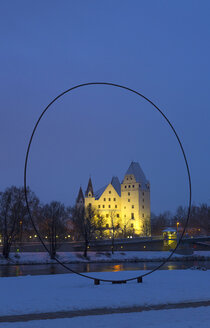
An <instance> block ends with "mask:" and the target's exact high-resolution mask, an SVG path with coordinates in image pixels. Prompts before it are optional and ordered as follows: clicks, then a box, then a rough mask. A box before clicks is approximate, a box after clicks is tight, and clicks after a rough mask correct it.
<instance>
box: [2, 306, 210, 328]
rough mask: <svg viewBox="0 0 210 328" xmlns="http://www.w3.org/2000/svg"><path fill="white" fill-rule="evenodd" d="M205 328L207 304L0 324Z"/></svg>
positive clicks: (20, 327)
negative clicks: (205, 305) (193, 306)
mask: <svg viewBox="0 0 210 328" xmlns="http://www.w3.org/2000/svg"><path fill="white" fill-rule="evenodd" d="M69 327H74V328H83V327H87V328H111V327H114V328H130V327H132V328H139V327H143V328H169V327H170V328H198V327H199V328H209V327H210V307H200V308H196V309H179V310H161V311H149V312H141V313H129V314H111V315H102V316H88V317H77V318H72V319H55V320H39V321H29V322H24V323H23V322H15V323H0V328H69Z"/></svg>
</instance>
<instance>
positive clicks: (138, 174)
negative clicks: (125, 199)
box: [125, 162, 149, 188]
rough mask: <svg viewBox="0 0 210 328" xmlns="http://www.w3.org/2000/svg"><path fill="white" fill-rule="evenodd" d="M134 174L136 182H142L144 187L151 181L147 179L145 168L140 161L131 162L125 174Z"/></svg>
mask: <svg viewBox="0 0 210 328" xmlns="http://www.w3.org/2000/svg"><path fill="white" fill-rule="evenodd" d="M131 174H132V175H134V177H135V179H136V182H139V183H141V185H142V187H143V188H146V186H147V184H148V183H149V181H148V180H147V179H146V177H145V175H144V172H143V170H142V169H141V166H140V165H139V163H138V162H131V164H130V166H129V168H128V170H127V172H126V173H125V175H131Z"/></svg>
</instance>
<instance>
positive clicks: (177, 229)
mask: <svg viewBox="0 0 210 328" xmlns="http://www.w3.org/2000/svg"><path fill="white" fill-rule="evenodd" d="M176 232H177V234H178V232H179V222H178V221H177V223H176Z"/></svg>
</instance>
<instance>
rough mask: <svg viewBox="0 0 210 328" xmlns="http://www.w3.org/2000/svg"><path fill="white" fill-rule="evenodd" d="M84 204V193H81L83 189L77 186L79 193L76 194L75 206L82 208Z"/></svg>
mask: <svg viewBox="0 0 210 328" xmlns="http://www.w3.org/2000/svg"><path fill="white" fill-rule="evenodd" d="M84 205H85V199H84V195H83V191H82V188H81V187H80V188H79V193H78V196H77V200H76V207H77V208H82V207H84Z"/></svg>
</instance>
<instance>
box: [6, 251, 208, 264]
mask: <svg viewBox="0 0 210 328" xmlns="http://www.w3.org/2000/svg"><path fill="white" fill-rule="evenodd" d="M169 255H170V252H167V251H165V252H160V251H157V252H152V251H145V252H144V251H143V252H138V251H130V252H123V251H122V252H119V251H117V252H115V253H114V254H111V253H110V252H98V253H97V252H88V259H85V258H84V257H83V253H82V252H58V253H57V257H58V258H59V260H60V261H62V262H64V263H81V262H126V261H162V260H163V259H166V258H167V257H168V256H169ZM204 258H205V259H208V260H210V251H195V252H194V254H193V255H188V256H186V255H180V254H174V255H173V257H172V259H170V261H177V260H183V259H190V260H193V259H196V260H202V259H204ZM8 262H9V263H11V264H14V263H15V264H38V263H39V264H40V263H54V262H55V261H53V260H51V259H50V257H49V255H48V253H45V252H39V253H38V252H37V253H32V252H24V253H11V254H10V259H9V261H7V260H5V259H4V258H3V257H2V256H1V257H0V264H8Z"/></svg>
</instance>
